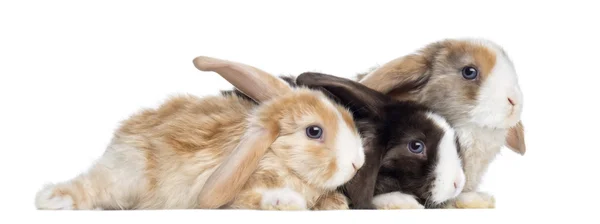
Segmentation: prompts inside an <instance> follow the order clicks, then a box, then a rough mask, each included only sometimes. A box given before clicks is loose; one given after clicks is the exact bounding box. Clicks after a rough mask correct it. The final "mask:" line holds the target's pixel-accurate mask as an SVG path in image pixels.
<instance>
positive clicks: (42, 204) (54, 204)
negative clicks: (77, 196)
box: [35, 184, 73, 210]
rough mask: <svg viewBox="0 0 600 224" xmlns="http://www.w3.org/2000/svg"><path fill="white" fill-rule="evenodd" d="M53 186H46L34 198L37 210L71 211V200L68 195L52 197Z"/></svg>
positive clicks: (54, 188)
mask: <svg viewBox="0 0 600 224" xmlns="http://www.w3.org/2000/svg"><path fill="white" fill-rule="evenodd" d="M55 190H56V187H55V185H54V184H46V185H45V186H44V188H43V189H42V190H40V191H39V192H38V193H37V195H36V196H35V206H36V207H37V208H39V209H49V210H72V209H73V198H71V196H70V195H67V194H64V195H54V192H55Z"/></svg>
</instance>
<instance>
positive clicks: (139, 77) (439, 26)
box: [0, 1, 600, 223]
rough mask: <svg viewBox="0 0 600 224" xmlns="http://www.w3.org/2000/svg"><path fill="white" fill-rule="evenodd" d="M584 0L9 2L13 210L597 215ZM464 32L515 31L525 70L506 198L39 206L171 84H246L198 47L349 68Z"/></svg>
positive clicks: (506, 38) (510, 45)
mask: <svg viewBox="0 0 600 224" xmlns="http://www.w3.org/2000/svg"><path fill="white" fill-rule="evenodd" d="M576 2H578V1H567V2H566V4H558V3H550V2H543V3H538V4H535V3H532V2H522V1H518V2H517V1H515V2H514V3H508V2H507V1H498V2H496V3H490V2H487V1H486V2H482V1H470V2H465V1H460V2H459V1H437V2H430V1H405V2H402V3H401V2H398V1H393V2H392V1H389V2H385V3H383V2H380V1H362V3H360V4H358V3H350V2H346V1H343V2H342V1H337V2H333V1H328V2H327V3H325V2H321V1H312V2H309V1H296V2H295V3H291V2H285V3H284V2H279V1H268V2H265V1H237V2H235V3H234V2H231V1H193V3H192V1H190V2H187V3H185V4H184V3H182V2H171V1H169V2H167V1H162V3H156V2H150V1H96V2H95V3H91V2H89V1H2V2H1V3H0V75H1V79H0V102H1V104H0V105H1V107H0V136H1V137H0V147H1V149H3V150H2V153H3V154H2V155H1V156H0V165H1V169H0V172H1V176H2V178H3V181H2V185H1V188H0V189H1V190H2V192H3V197H2V203H0V206H1V207H0V211H3V212H2V213H3V214H9V216H15V218H16V217H22V218H28V219H32V220H34V219H35V220H37V221H38V222H39V221H41V220H48V221H46V222H58V221H60V222H61V223H81V222H82V221H86V223H89V222H94V221H96V222H98V223H102V222H103V223H106V222H107V221H108V220H113V219H115V220H122V221H127V222H128V221H134V220H137V221H148V222H157V221H161V220H163V221H166V220H169V221H170V220H173V219H174V218H182V219H188V220H194V221H196V222H206V220H210V219H217V218H218V219H225V220H229V219H231V221H234V220H237V221H246V220H250V219H252V218H258V219H260V220H263V221H278V222H282V220H285V222H298V223H300V222H302V223H306V222H309V221H308V220H307V219H310V220H313V219H314V220H319V221H323V222H325V221H328V220H344V222H350V221H354V222H360V221H362V222H363V223H365V222H369V223H371V222H374V221H377V222H384V221H386V219H387V220H398V222H401V221H407V220H419V221H424V219H432V220H447V219H449V218H460V219H474V220H479V221H485V222H486V223H487V222H489V221H501V220H504V219H509V218H515V217H518V216H519V215H524V216H525V217H526V218H532V217H536V218H538V219H539V218H552V219H556V218H554V216H558V215H564V217H566V215H568V213H565V212H562V211H569V212H581V215H579V214H576V215H569V216H570V217H571V218H570V219H569V220H573V219H576V218H582V217H583V216H584V215H585V214H587V213H584V212H582V210H586V209H590V208H597V205H596V202H597V201H598V199H599V198H598V189H599V186H598V184H597V183H596V182H597V181H596V179H597V176H598V174H597V171H598V170H599V169H598V168H599V166H598V164H599V163H600V162H599V159H600V157H599V156H600V155H599V153H598V151H600V147H599V146H598V143H597V138H598V136H597V135H598V132H599V131H598V126H599V125H600V122H599V116H598V114H600V113H599V112H600V111H599V110H598V108H597V107H596V106H597V105H598V99H595V98H596V97H597V96H598V93H599V89H600V88H599V85H600V82H599V79H598V77H599V76H598V75H600V74H599V73H600V70H599V68H598V52H599V50H600V47H599V42H598V40H599V39H600V36H599V34H598V32H597V26H598V23H597V22H594V21H600V18H599V15H598V13H597V9H598V6H596V5H597V4H594V2H593V1H589V2H588V4H582V3H576ZM452 37H457V38H462V37H484V38H489V39H491V40H493V41H495V42H497V43H499V44H500V45H502V46H503V47H504V48H505V50H506V51H507V52H508V54H509V55H510V56H511V58H512V60H513V62H514V64H515V66H516V70H517V73H518V74H519V79H520V80H519V82H520V84H521V87H522V91H523V94H524V99H525V102H526V103H525V106H524V112H523V122H524V125H525V128H526V141H527V147H528V148H527V153H526V154H525V156H523V157H521V156H518V155H516V154H514V153H512V152H511V151H508V150H503V152H502V155H500V156H498V158H497V160H496V161H495V162H494V163H493V164H492V166H491V167H490V170H489V172H488V173H487V176H486V179H485V182H484V184H483V186H482V190H485V191H488V192H491V193H492V194H493V195H495V196H496V200H497V209H496V210H492V211H449V210H445V211H433V210H428V211H416V210H411V211H393V212H391V213H390V212H380V211H367V212H375V213H378V212H379V213H378V214H375V213H372V214H367V213H364V212H365V211H340V212H332V213H321V212H317V213H314V214H311V215H303V214H302V213H272V214H270V215H264V214H263V213H256V212H239V213H234V212H233V211H128V212H106V213H90V212H80V213H69V212H57V213H53V212H41V211H36V210H34V196H35V193H36V191H37V190H39V189H41V187H42V186H43V184H44V183H45V182H48V181H61V180H66V179H68V178H72V177H74V176H75V175H77V174H78V173H79V172H81V171H83V170H84V169H87V168H88V167H89V166H90V165H91V162H92V161H93V160H94V159H96V158H98V157H99V156H100V155H101V154H102V153H103V150H104V147H105V146H106V145H107V144H108V142H109V141H110V138H111V135H112V131H113V130H114V129H115V128H116V127H117V125H118V122H119V121H121V120H123V119H125V118H127V117H128V116H129V115H130V114H132V113H133V112H136V111H137V110H138V109H140V108H141V107H152V106H156V105H158V104H159V103H160V102H162V101H163V100H164V99H165V98H166V97H167V96H168V95H171V94H176V93H191V94H195V95H199V96H201V95H205V94H217V91H218V90H222V89H229V88H230V85H229V84H228V83H227V82H226V81H225V80H224V79H222V78H221V77H219V76H218V75H215V74H212V73H203V72H200V71H198V70H197V69H195V68H194V66H193V65H192V59H193V58H194V57H196V56H199V55H207V56H213V57H220V58H225V59H229V60H236V61H241V62H244V63H248V64H251V65H254V66H256V67H259V68H261V69H263V70H266V71H269V72H272V73H291V74H299V73H300V72H304V71H320V72H325V73H330V74H335V75H339V76H346V77H347V76H350V75H354V74H355V73H357V72H361V71H364V70H366V69H368V68H369V67H371V66H373V65H376V64H382V63H385V62H387V61H389V60H391V59H393V58H396V57H398V56H401V55H404V54H407V53H411V52H413V51H414V50H415V49H417V48H420V47H422V46H424V45H425V44H428V43H430V42H432V41H436V40H440V39H442V38H452ZM549 209H556V210H559V211H561V212H553V211H549ZM536 213H539V214H536ZM233 214H236V215H233ZM434 214H435V215H434ZM0 217H2V218H5V219H10V218H11V217H8V218H7V216H6V215H2V216H0ZM526 218H518V219H517V218H515V219H516V220H520V221H525V220H524V219H526ZM380 219H381V220H380ZM314 220H313V221H314ZM557 220H558V219H557ZM465 221H466V220H465ZM504 221H506V220H504ZM261 222H262V221H261ZM332 222H333V221H332ZM388 222H389V221H388ZM2 223H7V222H2Z"/></svg>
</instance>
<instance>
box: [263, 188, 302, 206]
mask: <svg viewBox="0 0 600 224" xmlns="http://www.w3.org/2000/svg"><path fill="white" fill-rule="evenodd" d="M260 204H261V209H263V210H306V200H304V197H302V195H300V194H299V193H298V192H296V191H293V190H291V189H289V188H280V189H271V190H266V191H265V192H263V193H262V200H261V203H260Z"/></svg>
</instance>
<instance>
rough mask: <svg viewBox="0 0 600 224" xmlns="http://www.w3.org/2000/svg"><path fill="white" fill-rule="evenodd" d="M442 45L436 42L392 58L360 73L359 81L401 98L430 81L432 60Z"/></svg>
mask: <svg viewBox="0 0 600 224" xmlns="http://www.w3.org/2000/svg"><path fill="white" fill-rule="evenodd" d="M441 47H442V46H441V43H439V42H435V43H432V44H429V45H427V46H426V47H424V48H422V49H420V50H419V51H417V52H415V53H413V54H409V55H406V56H403V57H399V58H396V59H394V60H391V61H389V62H387V63H385V64H383V65H382V66H380V67H378V68H375V69H372V71H371V72H369V73H366V74H360V75H358V76H357V78H358V82H360V83H361V84H363V85H365V86H367V87H369V88H371V89H374V90H376V91H379V92H382V93H384V94H386V95H389V96H393V97H394V98H396V99H400V98H401V97H402V96H403V95H404V94H406V93H408V92H410V91H415V90H418V89H419V88H421V87H422V86H424V85H425V84H426V83H427V82H428V81H429V77H430V75H431V69H430V65H431V61H432V60H433V57H434V55H435V53H436V52H437V51H439V49H440V48H441Z"/></svg>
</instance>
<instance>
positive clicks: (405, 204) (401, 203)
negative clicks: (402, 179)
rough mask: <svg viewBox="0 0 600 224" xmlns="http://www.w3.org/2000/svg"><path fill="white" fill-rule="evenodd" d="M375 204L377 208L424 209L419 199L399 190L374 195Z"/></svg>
mask: <svg viewBox="0 0 600 224" xmlns="http://www.w3.org/2000/svg"><path fill="white" fill-rule="evenodd" d="M373 205H374V206H375V208H377V209H424V208H425V207H424V206H423V205H421V203H419V202H418V201H417V199H416V198H415V197H414V196H412V195H409V194H404V193H401V192H398V191H395V192H390V193H385V194H380V195H377V196H375V197H373Z"/></svg>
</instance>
